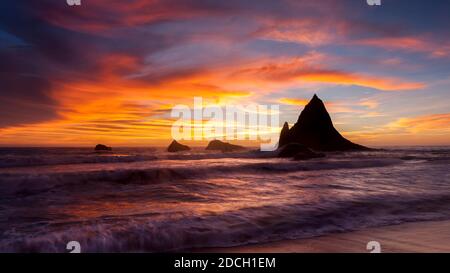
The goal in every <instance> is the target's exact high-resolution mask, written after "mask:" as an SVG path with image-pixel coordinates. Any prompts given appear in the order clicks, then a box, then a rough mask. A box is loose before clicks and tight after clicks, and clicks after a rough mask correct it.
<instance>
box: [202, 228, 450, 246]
mask: <svg viewBox="0 0 450 273" xmlns="http://www.w3.org/2000/svg"><path fill="white" fill-rule="evenodd" d="M370 241H377V242H379V243H380V245H381V252H383V253H403V252H407V253H412V252H420V253H434V252H450V221H438V222H417V223H407V224H400V225H394V226H386V227H379V228H370V229H366V230H361V231H354V232H348V233H340V234H332V235H325V236H320V237H316V238H309V239H298V240H285V241H279V242H273V243H266V244H255V245H247V246H239V247H229V248H214V249H207V250H202V251H200V252H226V253H247V252H251V253H253V252H255V253H330V252H332V253H355V252H356V253H368V252H370V251H369V250H367V249H366V247H367V243H368V242H370Z"/></svg>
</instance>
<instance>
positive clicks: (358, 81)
mask: <svg viewBox="0 0 450 273" xmlns="http://www.w3.org/2000/svg"><path fill="white" fill-rule="evenodd" d="M232 77H233V78H235V79H239V78H247V80H248V79H249V78H250V79H255V80H262V81H269V82H270V81H272V82H292V81H294V82H295V81H297V82H317V83H328V84H336V85H359V86H364V87H370V88H375V89H378V90H382V91H404V90H416V89H422V88H424V87H425V86H426V85H425V84H424V83H421V82H414V81H405V80H401V79H397V78H391V77H383V76H381V77H375V76H368V75H364V74H358V73H350V72H346V71H339V70H332V69H327V68H322V67H320V65H315V64H310V63H309V59H307V58H296V59H294V60H291V61H290V62H279V63H268V64H263V65H260V66H256V67H249V68H244V69H242V70H239V71H237V72H235V73H233V74H232Z"/></svg>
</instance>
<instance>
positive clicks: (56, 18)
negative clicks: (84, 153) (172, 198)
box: [0, 0, 450, 146]
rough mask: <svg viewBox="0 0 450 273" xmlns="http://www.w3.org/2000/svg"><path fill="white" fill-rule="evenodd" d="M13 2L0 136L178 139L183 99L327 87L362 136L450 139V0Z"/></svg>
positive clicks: (8, 10) (350, 134)
mask: <svg viewBox="0 0 450 273" xmlns="http://www.w3.org/2000/svg"><path fill="white" fill-rule="evenodd" d="M81 2H82V4H81V6H68V5H67V4H66V1H65V0H39V1H38V0H31V1H26V0H7V1H2V2H1V4H0V59H1V62H0V145H2V146H22V145H27V146H90V145H95V144H97V143H105V144H108V145H113V146H114V145H117V146H143V145H144V146H145V145H167V144H168V143H169V142H170V138H171V136H170V128H171V125H172V123H173V119H171V118H170V110H171V108H172V107H173V106H174V105H177V104H187V105H191V104H193V98H194V96H201V97H203V98H204V100H205V101H208V102H210V103H219V104H221V105H225V104H243V105H246V104H249V103H258V104H280V109H281V121H280V122H284V121H288V122H289V123H290V125H293V123H294V122H295V121H296V120H297V117H298V114H299V113H300V111H301V110H302V109H303V106H304V105H305V103H306V102H307V101H308V100H309V99H310V98H311V97H312V96H313V94H315V93H317V94H318V96H319V97H320V98H322V99H323V100H324V101H325V103H326V106H327V108H328V110H329V112H330V114H331V116H332V119H333V121H334V124H335V127H336V128H337V129H338V130H339V131H340V132H342V134H343V135H344V136H345V137H347V138H349V139H350V140H352V141H355V142H358V143H361V144H365V145H450V16H449V11H450V1H447V0H442V1H440V0H433V1H421V0H417V1H414V0H382V5H381V6H368V5H367V4H366V1H365V0H348V1H336V0H322V1H305V0H276V1H275V0H273V1H267V0H258V1H256V0H255V1H243V0H226V1H217V0H211V1H200V0H197V1H194V0H191V1H175V0H164V1H158V0H151V1H150V0H149V1H145V0H133V1H119V0H117V1H114V0H112V1H111V0H82V1H81Z"/></svg>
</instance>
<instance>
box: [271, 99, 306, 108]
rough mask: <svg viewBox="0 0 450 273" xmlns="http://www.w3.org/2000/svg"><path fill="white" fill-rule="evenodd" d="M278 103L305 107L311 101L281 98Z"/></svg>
mask: <svg viewBox="0 0 450 273" xmlns="http://www.w3.org/2000/svg"><path fill="white" fill-rule="evenodd" d="M278 101H279V102H280V103H283V104H288V105H298V106H305V105H306V104H308V102H309V100H307V99H295V98H281V99H279V100H278Z"/></svg>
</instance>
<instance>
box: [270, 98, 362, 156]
mask: <svg viewBox="0 0 450 273" xmlns="http://www.w3.org/2000/svg"><path fill="white" fill-rule="evenodd" d="M285 127H288V125H287V123H285V126H283V130H282V131H281V134H280V140H279V147H282V146H284V145H286V144H289V143H299V144H302V145H304V146H306V147H308V148H311V149H313V150H317V151H348V150H370V149H369V148H367V147H364V146H362V145H359V144H355V143H353V142H351V141H350V140H347V139H346V138H344V137H343V136H342V135H341V134H340V133H339V132H338V131H337V130H336V129H335V128H334V126H333V122H332V121H331V117H330V115H329V114H328V112H327V109H326V108H325V105H324V104H323V102H322V100H321V99H319V98H318V97H317V96H316V95H314V97H313V98H312V99H311V101H310V102H309V103H308V104H307V105H306V106H305V109H303V111H302V112H301V114H300V116H299V118H298V120H297V123H295V125H294V126H292V128H291V129H286V128H285Z"/></svg>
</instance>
